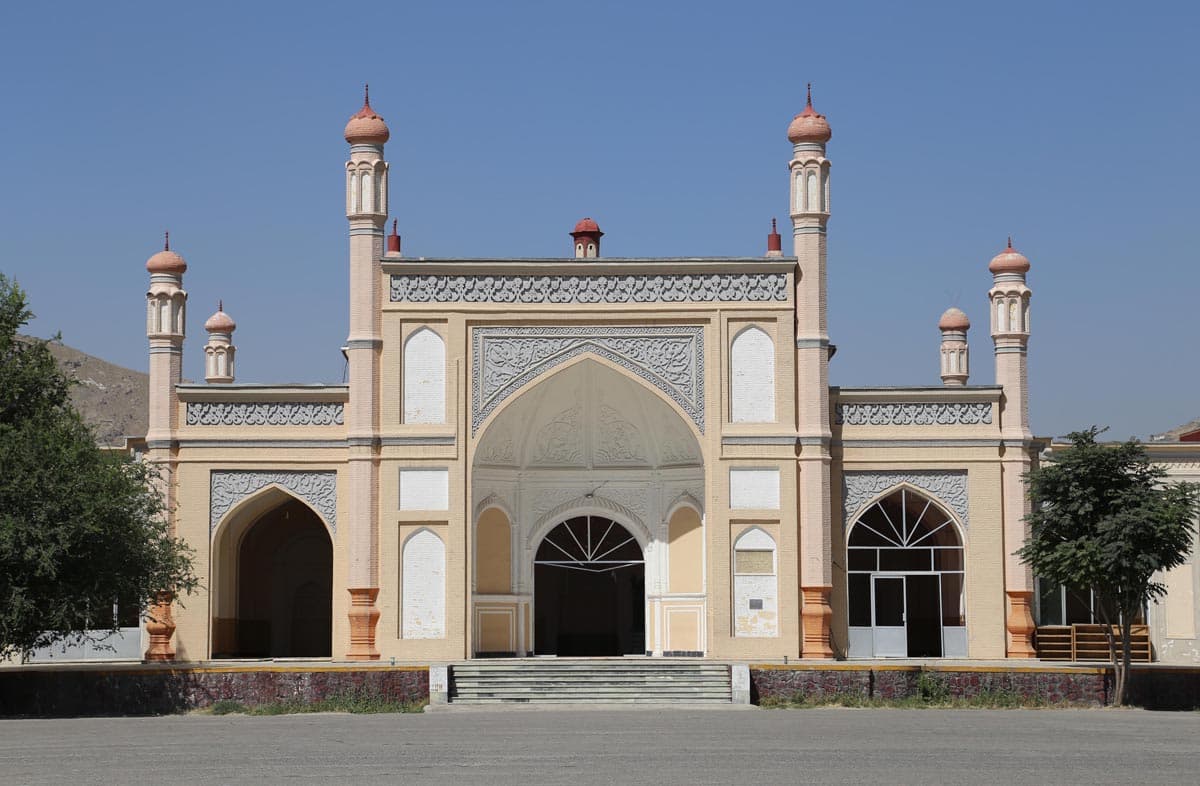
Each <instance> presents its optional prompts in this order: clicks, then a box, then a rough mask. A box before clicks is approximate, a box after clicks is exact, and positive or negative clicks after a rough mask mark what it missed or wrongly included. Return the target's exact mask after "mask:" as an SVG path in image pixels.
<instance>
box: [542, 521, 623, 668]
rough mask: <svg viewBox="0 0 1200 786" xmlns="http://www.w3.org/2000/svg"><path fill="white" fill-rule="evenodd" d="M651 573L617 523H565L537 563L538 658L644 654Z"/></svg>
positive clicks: (549, 538) (547, 542) (545, 543)
mask: <svg viewBox="0 0 1200 786" xmlns="http://www.w3.org/2000/svg"><path fill="white" fill-rule="evenodd" d="M645 575H646V574H645V565H644V563H643V560H642V549H641V546H639V545H638V543H637V540H636V539H634V537H633V536H632V535H630V534H629V531H628V530H627V529H625V528H624V527H622V526H621V525H620V524H618V523H616V522H615V521H613V520H611V519H606V518H599V517H596V516H580V517H577V518H573V519H570V520H568V521H564V522H563V523H561V524H559V525H558V526H557V527H555V528H554V529H553V530H551V531H550V533H549V534H548V535H546V537H545V539H543V541H542V543H541V545H540V546H539V547H538V551H537V555H536V556H535V558H534V579H533V580H534V649H535V652H536V653H537V654H538V655H560V656H589V657H594V656H616V655H630V654H639V655H640V654H644V653H645V650H646V634H645V627H646V621H645V613H646V590H645Z"/></svg>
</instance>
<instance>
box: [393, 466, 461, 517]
mask: <svg viewBox="0 0 1200 786" xmlns="http://www.w3.org/2000/svg"><path fill="white" fill-rule="evenodd" d="M449 509H450V471H449V470H446V469H402V470H400V510H449Z"/></svg>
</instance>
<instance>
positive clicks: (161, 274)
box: [146, 232, 187, 450]
mask: <svg viewBox="0 0 1200 786" xmlns="http://www.w3.org/2000/svg"><path fill="white" fill-rule="evenodd" d="M146 270H147V271H149V273H150V289H149V290H148V291H147V292H146V338H148V339H150V418H149V428H148V429H147V431H146V442H147V447H148V448H149V449H150V450H154V449H155V447H156V446H158V447H162V448H165V449H168V450H169V449H170V446H171V438H172V434H173V432H174V430H175V428H176V426H177V425H178V424H177V422H176V420H177V416H176V412H175V409H176V407H175V404H176V397H175V385H177V384H178V383H179V382H180V380H182V378H183V360H182V358H183V339H184V335H185V323H186V313H185V309H186V307H187V292H184V291H183V274H184V273H185V272H186V271H187V262H185V261H184V259H183V257H181V256H179V254H176V253H175V252H174V251H172V250H171V233H170V232H168V233H166V235H165V237H164V240H163V250H162V251H159V252H158V253H157V254H155V255H154V256H152V257H150V259H148V260H146Z"/></svg>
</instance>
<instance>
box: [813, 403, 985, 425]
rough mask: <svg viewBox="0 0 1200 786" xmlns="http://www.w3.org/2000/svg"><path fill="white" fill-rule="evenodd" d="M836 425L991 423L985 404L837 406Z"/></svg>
mask: <svg viewBox="0 0 1200 786" xmlns="http://www.w3.org/2000/svg"><path fill="white" fill-rule="evenodd" d="M835 417H836V422H837V424H838V425H839V426H841V425H845V426H974V425H979V424H981V423H984V424H986V423H991V422H992V405H991V402H988V401H967V402H961V403H941V402H912V403H902V402H897V403H887V404H884V403H874V402H873V403H868V404H838V405H837V411H836V416H835Z"/></svg>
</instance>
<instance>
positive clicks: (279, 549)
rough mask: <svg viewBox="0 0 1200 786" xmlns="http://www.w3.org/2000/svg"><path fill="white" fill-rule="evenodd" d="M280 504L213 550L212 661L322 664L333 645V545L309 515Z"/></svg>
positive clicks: (293, 503)
mask: <svg viewBox="0 0 1200 786" xmlns="http://www.w3.org/2000/svg"><path fill="white" fill-rule="evenodd" d="M280 497H281V498H282V500H281V501H280V502H279V503H278V504H276V505H275V506H273V507H271V508H270V509H269V510H267V511H266V512H265V513H262V514H261V515H259V516H257V517H256V518H253V519H251V520H250V521H249V522H248V523H246V524H243V525H242V526H240V527H239V526H236V524H237V522H235V525H234V526H231V527H229V528H228V529H227V530H226V532H224V533H223V537H222V538H221V539H220V540H219V541H218V543H217V544H215V545H216V559H217V560H218V561H219V562H221V563H223V566H224V570H223V572H222V573H221V574H220V575H218V577H217V579H218V580H217V581H215V582H214V583H215V584H216V592H217V595H218V597H216V598H214V602H215V606H216V608H217V609H218V612H220V611H222V610H223V612H224V614H220V613H218V614H216V615H214V623H213V657H214V658H327V657H329V656H330V654H331V650H332V642H333V543H332V541H331V540H330V538H329V533H328V531H327V530H326V529H325V525H324V524H323V523H322V522H321V519H320V518H319V517H318V516H317V514H316V513H314V512H313V511H312V509H311V508H309V507H308V506H307V505H305V504H304V503H303V502H301V501H300V500H298V499H295V498H293V497H290V496H287V495H283V494H280Z"/></svg>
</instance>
